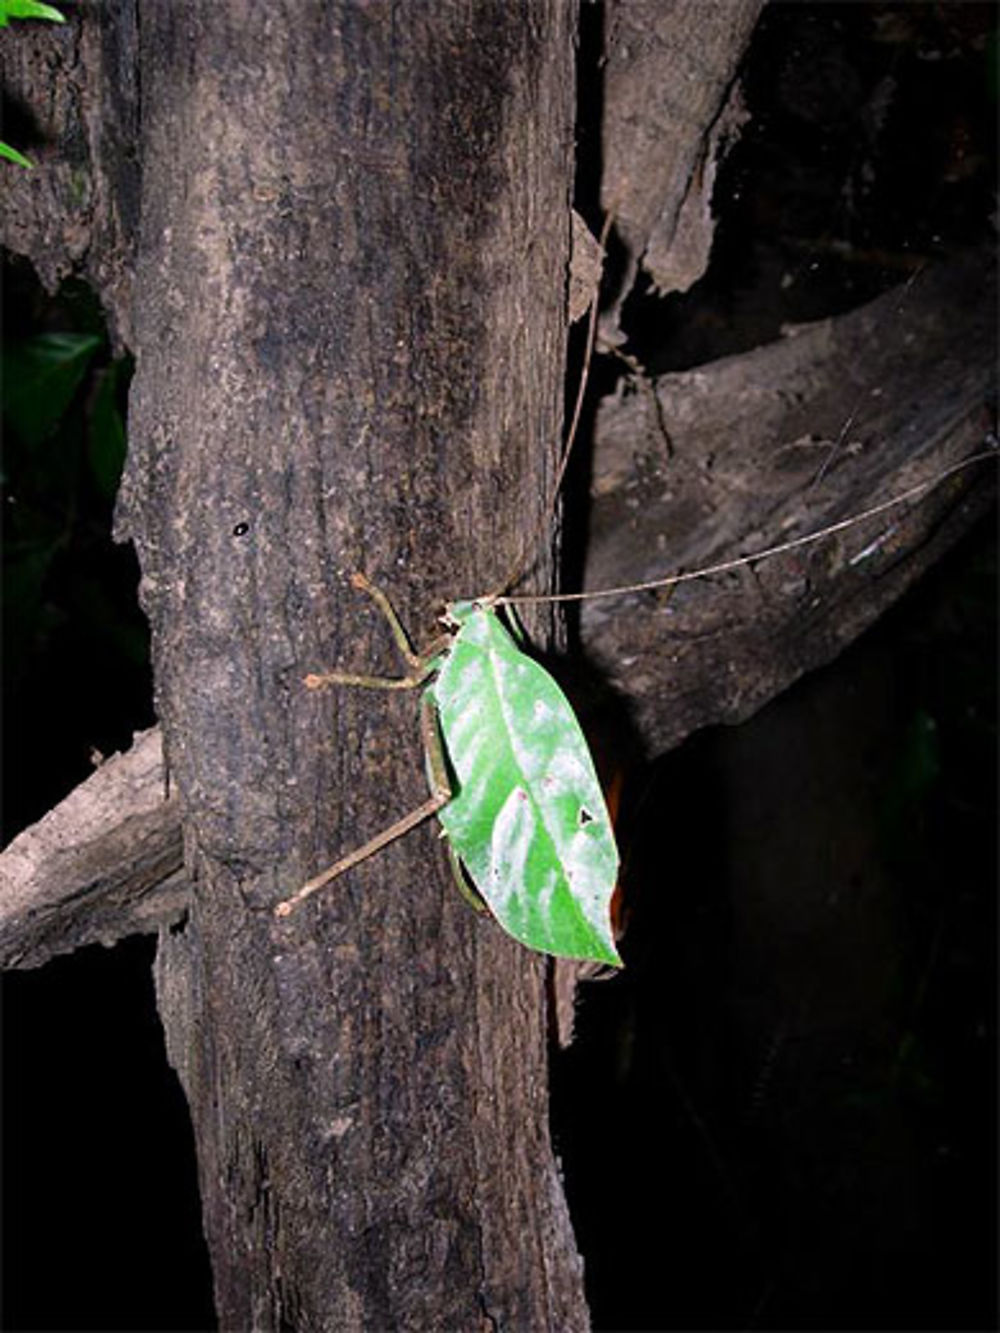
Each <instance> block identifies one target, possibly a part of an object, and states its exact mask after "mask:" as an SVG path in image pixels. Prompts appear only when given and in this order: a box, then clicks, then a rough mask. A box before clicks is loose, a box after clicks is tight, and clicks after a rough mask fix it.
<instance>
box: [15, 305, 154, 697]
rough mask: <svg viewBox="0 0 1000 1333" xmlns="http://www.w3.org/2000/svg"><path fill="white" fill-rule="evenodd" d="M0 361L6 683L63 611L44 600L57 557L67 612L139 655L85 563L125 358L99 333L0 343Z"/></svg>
mask: <svg viewBox="0 0 1000 1333" xmlns="http://www.w3.org/2000/svg"><path fill="white" fill-rule="evenodd" d="M0 366H2V373H3V389H2V405H3V427H4V474H3V481H4V488H5V506H4V518H5V532H4V569H3V590H4V598H3V601H4V608H3V610H4V630H5V642H6V654H5V656H6V665H7V671H8V680H7V685H8V686H10V685H14V686H16V684H17V681H18V679H19V678H20V677H22V676H23V674H24V673H25V672H26V671H27V670H29V664H30V662H31V660H32V658H33V655H34V653H35V651H36V648H37V646H38V645H39V644H40V642H41V641H42V640H45V639H47V638H48V637H49V636H50V635H51V634H52V633H54V632H56V630H57V629H58V627H59V625H60V624H61V622H62V620H63V617H64V614H65V613H66V610H67V608H66V607H65V605H64V606H63V608H62V609H60V606H59V603H60V602H64V599H63V598H62V597H60V598H57V599H53V598H52V597H51V596H50V588H49V585H50V582H51V579H52V576H53V572H54V571H55V570H56V566H57V564H58V563H59V562H60V561H62V562H63V568H62V571H61V577H60V582H61V583H62V584H63V590H64V593H69V596H70V600H71V602H72V604H73V607H74V609H75V610H77V611H80V612H81V613H83V614H88V615H90V616H92V617H94V618H95V619H96V623H97V624H98V625H100V624H103V625H104V628H105V630H106V631H107V635H108V637H109V638H110V639H112V640H113V641H114V643H115V645H116V648H117V650H118V651H124V652H126V653H127V654H128V655H129V657H131V658H133V660H138V661H142V660H143V658H144V656H145V651H146V649H145V643H144V641H140V640H141V639H142V636H141V635H140V636H139V639H137V638H136V636H135V634H134V633H131V632H128V631H126V630H125V629H124V627H123V626H122V625H121V624H120V623H119V619H118V613H117V612H116V611H115V610H114V609H113V608H112V607H111V606H110V605H109V599H108V596H107V593H106V592H105V590H104V587H103V582H102V579H101V577H100V575H99V574H98V572H97V571H96V570H92V569H90V568H89V564H90V555H89V552H90V551H91V550H92V549H93V548H94V546H95V543H96V542H97V540H98V531H99V529H100V528H104V527H106V524H107V523H108V522H109V521H110V506H111V503H112V501H113V499H114V495H115V491H116V490H117V486H118V480H119V477H120V474H121V468H122V465H123V462H124V457H125V427H124V421H123V418H122V412H121V407H120V402H121V399H122V397H123V392H124V388H125V385H126V383H127V377H128V373H129V366H128V363H127V362H126V361H109V360H108V358H107V349H106V343H105V341H104V339H103V337H101V336H100V335H98V334H96V333H90V332H86V331H68V332H58V333H55V332H53V333H40V334H35V335H32V336H29V337H26V338H22V339H20V340H18V341H14V342H10V343H6V344H5V345H4V347H3V352H2V357H0ZM98 515H100V516H101V520H100V522H98ZM68 558H69V559H70V560H71V561H72V563H71V565H70V566H67V565H66V563H65V562H66V560H67V559H68ZM136 655H137V656H136Z"/></svg>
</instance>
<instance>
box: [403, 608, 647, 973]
mask: <svg viewBox="0 0 1000 1333" xmlns="http://www.w3.org/2000/svg"><path fill="white" fill-rule="evenodd" d="M453 615H454V616H455V618H456V619H458V620H459V622H460V628H459V630H458V633H457V635H456V637H455V639H454V641H453V643H452V645H451V649H450V651H449V652H448V654H447V656H446V658H445V660H444V662H443V664H442V666H441V670H440V672H439V674H438V677H437V679H436V680H435V681H434V683H433V684H432V685H431V686H430V687H429V689H430V692H431V694H432V696H433V698H434V700H435V702H436V704H437V709H438V716H439V719H440V724H441V734H442V736H443V738H444V744H445V749H446V750H447V754H448V760H449V763H450V765H451V769H452V776H453V780H454V784H455V787H456V792H455V795H454V796H453V798H452V799H451V801H449V802H448V804H447V805H446V806H445V807H444V808H443V809H442V810H441V811H439V813H438V818H439V819H440V821H441V824H442V825H443V827H444V829H445V832H446V833H447V835H448V838H449V839H450V841H451V844H452V846H453V848H454V849H455V851H456V852H457V853H458V855H459V856H460V857H461V859H462V861H463V863H464V864H465V866H466V868H467V869H468V871H469V874H470V875H471V877H472V880H473V883H474V884H475V886H476V888H477V889H478V890H479V892H480V894H481V895H482V897H483V899H484V901H485V902H486V904H487V905H488V907H489V908H490V910H491V911H492V913H493V915H494V916H495V917H496V919H497V921H498V922H499V923H500V925H501V926H503V928H504V929H505V930H506V931H508V933H509V934H511V935H513V936H514V938H515V939H517V940H520V941H521V943H522V944H526V945H528V947H529V948H532V949H538V950H540V951H541V952H543V953H550V954H555V955H556V956H558V957H560V958H587V959H593V960H595V961H600V962H605V963H614V964H617V965H619V966H620V965H621V959H620V958H619V956H618V951H617V950H616V948H615V943H614V938H613V935H612V930H611V896H612V894H613V892H614V888H615V880H616V878H617V874H618V851H617V848H616V847H615V839H614V833H613V831H612V828H611V821H610V819H609V817H608V812H607V809H606V807H605V804H604V797H603V796H602V794H601V788H600V784H599V783H598V781H597V774H596V773H595V772H594V765H593V761H592V759H591V757H590V751H589V750H588V748H587V742H586V741H585V740H584V737H583V732H582V731H581V730H580V726H579V723H578V722H577V720H576V717H575V716H574V714H573V710H572V708H571V707H570V705H569V702H568V701H567V699H566V696H565V695H564V694H563V692H562V691H561V690H560V688H559V686H558V685H557V684H556V683H555V681H554V680H553V679H552V677H551V676H550V675H549V674H548V672H547V671H545V670H544V669H543V668H542V667H541V666H539V665H538V663H537V662H534V661H532V659H531V658H530V657H527V656H526V655H525V654H524V653H522V652H521V651H520V649H519V648H518V647H517V645H516V644H515V642H514V640H513V639H512V638H511V636H510V634H509V633H508V632H507V630H506V629H505V628H504V627H503V625H502V624H501V623H500V621H499V619H498V617H497V616H496V614H495V613H494V612H493V611H491V610H489V609H488V608H485V607H473V608H466V607H463V608H462V609H461V610H460V611H458V612H456V611H455V610H454V609H453Z"/></svg>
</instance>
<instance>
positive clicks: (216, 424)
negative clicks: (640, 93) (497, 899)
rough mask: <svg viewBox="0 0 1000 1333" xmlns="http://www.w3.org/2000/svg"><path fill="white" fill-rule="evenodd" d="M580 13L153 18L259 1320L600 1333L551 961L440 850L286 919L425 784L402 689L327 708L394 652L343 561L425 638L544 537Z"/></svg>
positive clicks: (179, 448)
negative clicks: (568, 1178) (318, 687)
mask: <svg viewBox="0 0 1000 1333" xmlns="http://www.w3.org/2000/svg"><path fill="white" fill-rule="evenodd" d="M573 19H574V11H573V8H572V6H569V5H567V4H565V3H564V0H551V2H550V3H545V2H543V0H533V2H531V3H524V4H519V5H512V4H510V3H508V0H497V2H496V3H486V4H479V5H472V6H470V5H467V4H459V3H437V4H435V5H433V6H423V5H417V6H412V7H404V10H400V9H399V7H398V6H395V5H391V4H389V3H376V4H363V5H362V4H347V3H339V4H324V5H320V4H303V3H302V0H287V2H286V3H284V4H280V3H269V4H268V5H267V6H255V5H251V6H247V5H246V4H245V3H243V2H242V0H239V2H237V0H230V3H223V4H213V5H193V6H192V5H175V4H169V3H165V4H152V5H149V6H144V7H143V10H142V22H141V25H140V32H141V42H142V49H141V62H142V96H143V106H142V143H141V152H142V161H143V199H142V233H141V238H140V245H139V257H138V267H137V272H136V280H135V309H134V335H135V340H136V347H135V350H136V353H137V361H138V369H137V374H136V381H135V388H134V392H133V404H132V410H131V413H130V422H129V425H130V435H131V440H130V444H131V452H130V457H129V463H128V472H127V476H126V479H125V484H124V490H123V495H122V500H121V507H120V514H119V535H120V536H129V537H132V538H133V539H134V540H135V543H136V547H137V549H138V552H139V556H140V561H141V565H142V570H143V601H144V606H145V608H146V610H147V612H148V614H149V618H150V621H151V625H152V630H153V642H154V654H155V666H156V678H157V697H158V710H159V713H160V716H161V719H162V722H163V728H164V734H165V736H166V740H167V745H168V751H169V756H170V763H171V770H172V773H173V774H174V775H175V777H176V781H177V784H178V788H179V791H180V795H181V799H182V802H183V807H184V819H185V838H186V846H187V849H188V856H187V861H188V869H189V871H190V873H191V876H192V880H193V885H194V888H193V902H192V910H191V917H190V922H189V924H188V926H187V928H186V930H185V931H184V932H179V933H175V934H173V935H169V936H166V935H165V936H164V937H162V939H161V948H160V953H159V958H158V963H157V983H158V994H159V999H160V1006H161V1012H162V1015H163V1019H164V1025H165V1028H166V1033H167V1045H168V1051H169V1054H170V1058H171V1061H172V1062H173V1063H174V1064H175V1066H176V1067H177V1069H178V1071H179V1073H180V1075H181V1078H182V1081H183V1084H184V1087H185V1089H186V1091H187V1095H188V1098H189V1101H190V1103H191V1109H192V1115H193V1118H194V1124H195V1132H196V1137H197V1141H198V1145H199V1166H200V1176H201V1186H202V1197H203V1205H204V1220H205V1227H206V1232H207V1235H208V1240H209V1246H210V1250H211V1254H212V1261H213V1268H214V1276H215V1289H216V1299H217V1304H218V1309H219V1315H220V1320H221V1324H222V1327H224V1328H233V1329H249V1328H254V1329H277V1328H287V1327H294V1328H296V1329H300V1330H305V1329H336V1330H344V1329H353V1328H372V1329H374V1328H399V1329H428V1328H463V1329H473V1328H484V1329H488V1328H491V1327H504V1328H525V1329H527V1328H531V1329H538V1330H542V1329H580V1328H584V1327H586V1324H587V1315H586V1308H585V1305H584V1302H583V1297H582V1284H581V1274H580V1266H579V1261H578V1259H577V1256H576V1250H575V1244H574V1241H573V1237H572V1232H571V1229H570V1226H569V1221H568V1217H567V1214H566V1211H565V1206H564V1204H563V1201H562V1193H561V1187H560V1184H559V1180H558V1176H557V1171H556V1165H555V1161H554V1158H553V1155H552V1149H551V1146H550V1143H549V1138H548V1126H547V1093H546V1069H545V1035H546V1034H545V1012H544V1001H543V966H544V965H543V964H541V963H539V962H536V961H535V960H534V959H532V958H531V957H530V956H529V955H526V953H525V951H524V950H519V949H518V947H517V945H516V944H514V943H513V942H511V941H508V940H507V939H506V938H505V937H504V936H503V935H502V933H501V932H499V931H496V930H490V929H489V928H488V927H487V928H486V929H484V928H483V926H482V924H481V923H480V922H479V921H478V920H477V919H476V918H475V917H474V915H473V914H472V913H471V912H470V911H469V910H468V909H467V907H466V906H465V904H464V903H463V902H462V900H461V899H460V897H459V896H458V895H457V894H456V893H455V892H454V890H453V888H452V887H451V886H450V884H449V883H448V879H447V875H446V874H444V873H443V870H442V865H441V857H440V853H439V851H438V849H437V848H436V847H435V845H434V841H433V838H432V837H431V835H430V834H429V832H426V831H425V832H424V833H423V834H417V835H414V836H412V837H410V838H407V839H405V840H403V841H401V842H399V843H397V844H396V845H395V846H394V847H392V848H390V849H389V850H388V851H387V852H386V853H385V854H384V855H383V856H381V857H380V858H378V859H377V860H375V861H372V862H370V863H368V864H366V865H365V866H362V867H358V868H357V870H356V871H355V872H353V873H352V875H351V876H350V877H349V879H347V880H345V883H344V884H343V885H342V886H341V887H340V888H339V890H338V892H337V893H335V894H331V895H329V896H328V897H326V898H324V899H323V901H322V903H320V904H317V905H315V906H312V905H311V906H309V907H307V908H304V909H303V911H302V912H301V913H299V914H298V915H296V916H295V917H294V918H292V919H291V920H290V921H289V923H288V924H287V925H285V926H280V925H278V924H276V923H275V922H274V920H273V917H272V913H271V910H270V909H271V907H272V906H273V904H274V903H275V902H276V901H277V900H278V899H279V898H280V897H282V896H285V895H287V893H288V891H289V889H290V888H292V887H294V886H295V885H296V884H297V883H300V882H301V880H302V879H303V878H305V877H306V876H307V875H308V874H310V873H312V871H314V870H315V869H316V868H317V867H319V866H321V865H323V864H325V863H326V862H328V861H329V860H331V859H332V858H333V856H334V855H335V854H336V853H337V852H338V851H340V850H342V849H343V848H344V847H346V846H350V845H353V844H354V843H356V842H357V841H358V840H359V838H363V837H365V836H366V835H367V834H368V833H370V832H373V831H375V830H377V829H378V828H379V827H381V826H382V824H384V823H385V822H386V821H387V818H390V817H392V816H395V815H397V814H398V813H399V812H400V811H401V810H405V809H407V808H408V806H409V805H410V804H412V803H413V797H414V795H415V793H418V792H419V791H420V790H421V787H422V781H423V779H422V773H421V768H420V756H419V752H418V748H419V747H418V744H417V741H416V738H415V735H414V719H413V714H412V711H411V709H410V708H409V707H408V706H407V701H406V700H399V701H392V700H389V701H387V700H386V699H385V698H384V697H381V696H374V697H369V696H368V695H367V694H366V692H364V691H354V692H352V691H348V690H343V691H330V692H328V693H326V694H324V695H323V696H322V697H319V696H316V695H314V694H310V693H309V692H308V691H306V690H305V689H303V688H301V678H302V676H303V675H304V674H305V673H306V671H308V670H318V669H322V668H323V667H325V666H330V665H332V664H335V663H343V662H345V661H356V662H361V663H363V664H370V663H372V662H376V661H377V660H378V655H379V653H380V652H383V651H385V647H386V645H385V644H384V643H383V641H382V638H381V626H380V625H379V624H378V622H377V620H376V619H375V618H374V617H373V616H372V615H371V614H370V612H369V611H368V609H367V608H366V607H364V605H359V602H358V598H357V596H356V594H355V593H354V591H353V590H352V589H351V588H350V587H349V586H348V585H347V583H346V578H345V574H346V571H349V570H351V569H354V568H361V569H364V570H366V571H367V572H368V573H369V574H371V575H372V576H373V577H375V578H378V579H379V580H380V581H381V582H382V583H383V584H384V585H385V586H386V587H387V588H388V589H389V590H390V591H391V593H392V595H393V597H394V599H395V600H396V602H397V604H399V605H400V610H401V613H402V614H403V616H404V618H405V620H406V622H407V623H408V624H411V625H415V626H421V625H422V626H425V627H426V629H427V630H428V631H429V630H431V629H432V627H433V617H434V614H435V611H436V609H437V607H438V606H439V604H440V603H441V602H442V601H443V600H444V598H445V596H446V595H454V594H455V593H456V592H459V593H461V592H463V591H464V590H465V588H466V586H468V585H470V584H471V586H473V587H479V586H482V587H486V586H489V584H490V582H491V580H493V579H495V578H496V577H497V575H498V571H500V570H502V569H503V568H504V567H506V566H508V565H509V564H510V563H511V562H512V561H513V560H514V558H515V557H516V555H517V554H518V551H519V546H520V541H521V534H522V533H523V532H524V531H526V530H532V529H533V527H534V525H535V524H536V523H537V522H538V521H539V520H540V517H541V515H542V513H543V509H544V505H545V501H546V497H547V493H548V490H549V478H550V476H551V471H550V469H551V468H552V466H553V461H554V455H555V453H556V451H557V448H558V440H559V429H558V427H559V418H560V408H561V390H562V348H563V341H564V334H565V302H566V275H567V272H568V269H567V266H568V259H569V239H570V209H569V192H570V178H571V156H570V155H571V149H572V107H573V66H572V39H573ZM237 533H239V534H240V535H237ZM456 580H460V582H461V585H462V586H461V587H458V588H456Z"/></svg>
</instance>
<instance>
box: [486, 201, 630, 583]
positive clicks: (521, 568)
mask: <svg viewBox="0 0 1000 1333" xmlns="http://www.w3.org/2000/svg"><path fill="white" fill-rule="evenodd" d="M614 219H615V211H614V209H613V208H612V209H610V210H609V211H608V213H607V215H606V217H605V219H604V223H603V225H602V227H601V234H600V236H599V237H598V240H597V244H598V247H599V249H600V252H601V255H602V257H603V255H604V247H605V245H606V243H607V239H608V236H609V235H610V232H611V226H612V224H613V222H614ZM601 271H602V273H603V265H602V270H601ZM600 288H601V281H600V278H598V280H597V283H596V285H595V287H594V295H593V298H592V299H591V302H590V313H589V315H588V318H587V340H586V343H585V344H584V353H583V367H582V369H581V371H580V383H579V385H578V386H577V390H576V402H575V403H574V405H573V415H572V417H571V418H570V423H569V431H568V432H567V435H566V443H565V444H564V445H563V451H562V457H561V458H560V460H559V466H558V468H557V469H556V478H555V482H554V483H553V486H552V497H551V499H550V500H549V503H548V505H547V506H546V508H545V512H544V514H543V515H542V518H541V520H540V521H539V524H538V526H537V528H536V529H535V531H534V532H533V533H532V534H531V536H530V537H529V538H528V542H527V544H526V546H525V547H524V550H522V552H521V554H520V555H519V556H518V558H517V560H516V561H515V562H514V565H513V568H512V569H511V570H510V572H509V573H508V574H507V576H506V578H505V579H504V580H503V582H502V583H501V584H500V586H499V588H498V589H497V590H496V592H495V593H492V594H490V596H489V597H488V598H484V599H483V600H484V601H494V600H495V599H496V598H497V597H498V596H499V595H500V593H502V592H503V591H504V589H505V588H510V587H513V585H514V584H515V583H516V582H517V581H518V579H519V578H520V577H521V575H522V574H524V572H525V570H526V569H527V568H528V565H529V563H530V562H531V560H532V559H533V558H534V555H535V551H536V549H537V547H538V543H539V542H540V541H541V539H542V536H543V534H544V532H545V530H546V528H547V527H548V526H549V523H550V522H551V520H552V516H553V514H554V513H555V512H556V505H557V504H558V503H559V492H560V491H561V489H562V483H563V478H564V477H565V475H566V468H567V467H568V466H569V459H570V454H571V453H572V451H573V445H574V443H575V442H576V435H577V431H578V429H579V426H580V417H581V416H582V414H583V401H584V398H585V396H586V393H587V382H588V380H589V379H590V363H591V360H592V359H593V355H594V343H595V342H596V340H597V316H598V312H599V308H600Z"/></svg>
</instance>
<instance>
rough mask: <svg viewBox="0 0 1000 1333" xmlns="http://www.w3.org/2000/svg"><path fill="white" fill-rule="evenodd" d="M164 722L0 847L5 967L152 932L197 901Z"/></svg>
mask: <svg viewBox="0 0 1000 1333" xmlns="http://www.w3.org/2000/svg"><path fill="white" fill-rule="evenodd" d="M164 785H165V783H164V769H163V754H162V743H161V737H160V730H159V728H158V727H155V728H152V729H150V730H149V731H145V732H141V733H139V734H138V735H137V736H136V737H135V739H134V742H133V745H132V748H131V749H130V750H128V751H126V752H125V754H119V755H114V756H113V757H112V758H111V759H109V760H107V761H106V762H105V763H103V764H102V765H101V767H100V768H99V769H97V771H96V772H95V773H93V774H92V775H91V776H90V777H89V778H87V780H86V781H85V782H81V783H80V785H79V786H78V787H76V788H74V790H73V791H72V792H70V794H69V795H68V796H67V797H66V799H65V800H63V801H61V802H60V803H59V805H57V806H56V807H55V808H54V809H53V810H50V811H49V812H48V814H47V815H45V816H44V817H43V818H42V819H40V820H39V821H38V823H37V824H33V825H32V826H31V827H30V828H27V829H25V830H24V832H23V833H20V834H18V836H17V837H16V838H15V839H14V840H13V841H12V842H11V843H10V844H9V845H8V846H7V847H6V848H5V849H4V851H3V852H2V853H0V967H38V966H40V965H41V964H42V963H45V962H48V960H49V959H50V958H53V957H55V956H56V955H58V954H63V953H70V952H72V951H73V950H74V949H79V948H82V947H83V946H84V945H87V944H98V943H100V944H107V945H110V944H114V943H115V942H116V941H117V940H120V939H123V938H124V937H125V936H126V935H135V934H152V933H153V932H155V931H156V930H158V929H159V928H160V927H161V926H164V925H168V924H170V923H171V922H174V921H177V920H178V919H179V918H180V917H181V916H182V915H183V913H184V911H185V910H186V907H187V899H188V885H187V880H186V878H185V875H184V871H183V869H182V859H183V858H182V845H181V825H180V807H179V802H178V798H177V797H176V796H171V797H169V798H165V795H164Z"/></svg>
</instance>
